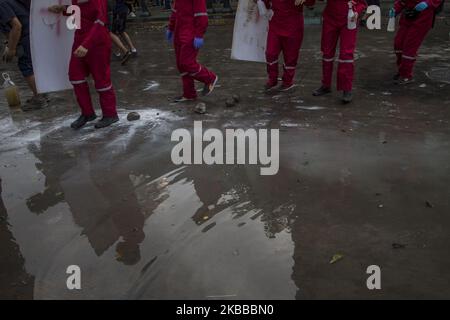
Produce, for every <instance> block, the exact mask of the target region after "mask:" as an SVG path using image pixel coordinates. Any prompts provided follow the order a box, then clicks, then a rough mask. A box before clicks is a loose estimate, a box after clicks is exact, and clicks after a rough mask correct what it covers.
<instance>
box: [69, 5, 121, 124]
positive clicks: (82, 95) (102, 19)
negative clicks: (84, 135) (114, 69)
mask: <svg viewBox="0 0 450 320" xmlns="http://www.w3.org/2000/svg"><path fill="white" fill-rule="evenodd" d="M72 4H74V5H78V6H79V7H80V10H81V29H79V30H76V32H75V40H74V43H73V52H74V51H75V50H77V49H78V47H79V46H83V47H84V48H86V49H88V53H87V55H86V56H85V57H84V58H77V57H75V55H73V54H72V57H71V60H70V65H69V79H70V82H71V83H72V85H73V89H74V91H75V95H76V97H77V100H78V104H79V105H80V108H81V112H82V114H83V115H84V116H90V115H93V114H94V113H95V111H94V108H93V105H92V100H91V95H90V94H89V86H88V83H87V77H88V76H89V75H90V74H92V77H93V78H94V81H95V88H96V90H97V92H98V94H99V96H100V105H101V108H102V111H103V116H105V117H116V116H117V111H116V95H115V92H114V88H113V86H112V82H111V69H110V61H111V38H110V36H109V31H108V29H107V27H106V25H107V23H108V12H107V2H106V0H72Z"/></svg>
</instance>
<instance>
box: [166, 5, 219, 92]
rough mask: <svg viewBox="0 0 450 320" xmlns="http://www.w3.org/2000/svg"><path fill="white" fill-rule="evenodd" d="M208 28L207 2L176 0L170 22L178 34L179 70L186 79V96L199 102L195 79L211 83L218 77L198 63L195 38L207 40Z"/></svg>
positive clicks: (184, 85)
mask: <svg viewBox="0 0 450 320" xmlns="http://www.w3.org/2000/svg"><path fill="white" fill-rule="evenodd" d="M207 28H208V14H207V12H206V0H175V1H174V5H173V10H172V15H171V17H170V21H169V30H170V31H172V32H173V33H174V47H175V54H176V59H177V67H178V70H179V71H180V74H181V77H182V80H183V96H184V97H185V98H188V99H195V98H196V97H197V91H196V90H195V83H194V80H197V81H200V82H203V83H205V84H211V83H213V82H214V81H215V79H216V75H215V74H214V73H213V72H211V71H209V70H208V69H207V68H206V67H204V66H202V65H200V64H199V63H198V62H197V56H198V52H199V51H198V50H197V49H195V48H194V38H203V36H204V34H205V33H206V29H207Z"/></svg>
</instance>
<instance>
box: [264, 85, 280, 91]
mask: <svg viewBox="0 0 450 320" xmlns="http://www.w3.org/2000/svg"><path fill="white" fill-rule="evenodd" d="M278 88H280V86H279V85H278V83H275V84H272V83H266V84H265V85H264V92H265V93H271V92H273V91H275V90H277V89H278Z"/></svg>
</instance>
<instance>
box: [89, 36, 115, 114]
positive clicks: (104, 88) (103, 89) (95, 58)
mask: <svg viewBox="0 0 450 320" xmlns="http://www.w3.org/2000/svg"><path fill="white" fill-rule="evenodd" d="M106 43H107V44H105V45H103V44H102V45H98V46H96V47H94V48H93V49H92V50H91V51H90V52H88V55H87V56H86V61H87V64H88V65H89V69H90V71H91V74H92V77H93V78H94V81H95V89H96V90H97V92H98V94H99V98H100V99H99V100H100V106H101V108H102V112H103V116H104V117H116V116H117V109H116V93H115V91H114V88H113V85H112V82H111V65H110V61H111V41H107V42H106Z"/></svg>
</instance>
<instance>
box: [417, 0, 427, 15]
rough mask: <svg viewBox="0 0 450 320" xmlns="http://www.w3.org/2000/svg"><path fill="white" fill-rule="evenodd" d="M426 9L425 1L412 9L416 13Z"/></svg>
mask: <svg viewBox="0 0 450 320" xmlns="http://www.w3.org/2000/svg"><path fill="white" fill-rule="evenodd" d="M426 8H428V3H426V2H425V1H422V2H420V3H419V4H418V5H417V6H416V7H415V8H414V9H416V10H417V11H419V12H420V11H423V10H425V9H426Z"/></svg>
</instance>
